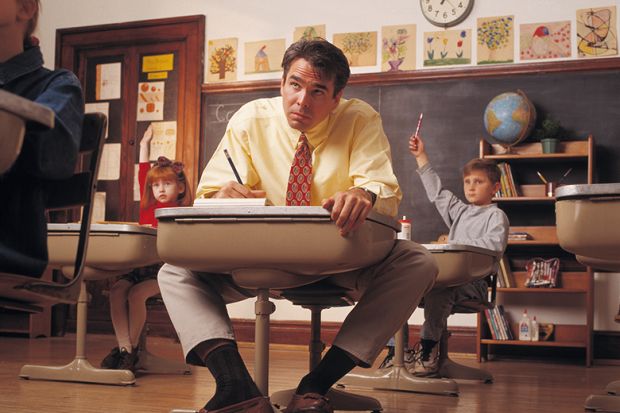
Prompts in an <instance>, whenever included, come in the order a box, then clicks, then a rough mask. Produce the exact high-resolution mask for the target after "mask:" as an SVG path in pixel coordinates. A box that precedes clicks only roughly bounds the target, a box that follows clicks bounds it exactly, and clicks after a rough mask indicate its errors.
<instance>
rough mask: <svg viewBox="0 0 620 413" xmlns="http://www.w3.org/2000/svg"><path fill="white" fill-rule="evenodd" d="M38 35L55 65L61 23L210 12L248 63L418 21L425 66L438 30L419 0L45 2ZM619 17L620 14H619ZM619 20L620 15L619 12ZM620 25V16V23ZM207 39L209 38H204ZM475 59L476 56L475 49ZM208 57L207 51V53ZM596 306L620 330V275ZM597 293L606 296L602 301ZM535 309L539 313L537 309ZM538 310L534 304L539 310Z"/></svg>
mask: <svg viewBox="0 0 620 413" xmlns="http://www.w3.org/2000/svg"><path fill="white" fill-rule="evenodd" d="M42 3H43V11H42V15H41V18H40V23H39V30H38V33H37V34H38V36H39V38H40V40H41V47H42V49H43V54H44V59H45V61H46V65H47V66H48V67H53V65H54V48H55V33H56V29H59V28H68V27H78V26H90V25H98V24H108V23H121V22H127V21H135V20H147V19H157V18H167V17H176V16H185V15H194V14H204V15H206V16H207V25H206V36H207V40H210V39H219V38H227V37H237V38H238V39H239V54H238V61H239V62H243V61H244V60H243V59H244V56H243V51H244V46H243V45H244V43H245V42H251V41H259V40H267V39H280V38H285V39H286V41H287V44H288V43H290V42H291V41H292V37H293V30H294V28H295V27H298V26H306V25H315V24H325V25H326V30H327V39H328V40H331V39H332V35H333V33H343V32H359V31H378V32H379V35H380V31H381V26H386V25H394V24H416V25H417V39H418V40H417V45H416V46H417V47H416V49H417V57H416V62H417V63H416V64H417V67H418V68H421V67H422V62H423V55H422V53H423V47H422V44H421V40H420V39H421V38H422V36H423V32H425V31H436V30H439V29H438V28H436V27H435V26H432V25H431V24H430V23H428V22H427V21H426V20H425V19H424V17H423V16H422V14H421V12H420V7H419V2H418V1H417V0H392V1H391V2H387V3H383V2H380V1H379V2H378V1H375V0H340V1H338V2H334V1H325V0H319V1H315V2H313V4H312V5H310V4H300V3H299V2H291V1H289V0H267V1H261V2H258V1H250V0H226V1H221V0H220V1H216V0H178V1H167V0H131V1H126V0H105V1H95V0H43V1H42ZM610 5H616V7H617V12H620V1H619V0H590V1H588V0H521V1H519V2H512V1H497V0H477V1H476V3H475V5H474V9H473V11H472V13H471V15H470V16H469V17H468V18H467V19H466V20H465V21H463V22H462V23H460V24H459V25H458V26H456V28H470V29H475V26H476V18H478V17H491V16H500V15H513V16H514V17H515V23H516V24H515V29H516V32H515V39H517V42H518V38H519V24H522V23H537V22H544V21H561V20H570V21H571V22H572V30H573V36H574V30H575V11H576V10H577V9H581V8H588V7H600V6H610ZM617 15H618V13H617ZM616 17H617V18H618V16H616ZM617 25H620V22H617ZM572 43H573V53H572V56H573V57H572V58H573V59H574V58H576V56H577V51H576V42H575V41H574V40H573V42H572ZM205 44H206V42H205ZM472 53H473V55H472V61H473V62H475V61H476V51H475V47H473V51H472ZM205 56H206V51H205ZM515 59H516V60H515V61H516V62H517V63H515V64H518V62H519V56H518V44H516V45H515ZM380 61H381V59H380V57H378V59H377V62H378V64H377V65H376V66H373V67H356V68H353V69H352V72H353V73H370V72H377V71H380ZM280 76H281V74H280V73H269V74H261V75H245V74H243V73H238V75H237V79H238V80H257V79H276V78H279V77H280ZM595 284H596V297H597V304H596V307H597V312H596V315H595V329H596V330H617V331H620V327H618V326H617V325H614V323H613V322H612V316H613V314H614V313H615V311H616V310H617V308H616V306H617V305H618V301H617V300H618V296H619V295H620V274H615V275H613V274H612V275H608V274H605V275H597V276H596V283H595ZM598 297H601V300H600V302H599V300H598ZM276 305H277V307H278V310H277V311H276V313H275V314H273V316H272V318H273V319H276V320H278V319H280V320H309V312H308V310H304V309H302V308H300V307H295V306H292V305H291V304H290V303H288V302H286V301H279V302H277V303H276ZM532 310H533V311H532ZM535 310H536V309H531V310H530V312H532V313H533V312H534V311H535ZM347 312H348V309H346V308H340V309H330V310H326V311H324V315H323V319H324V320H326V321H342V320H343V319H344V317H345V316H346V314H347ZM230 313H231V317H236V318H253V317H254V316H253V314H254V304H253V301H251V300H246V301H245V302H242V303H237V304H234V305H231V306H230ZM563 317H565V318H568V320H572V321H574V322H575V323H582V322H583V320H582V319H583V315H582V314H564V315H563ZM422 320H423V317H422V314H421V311H417V312H416V313H415V314H414V315H413V316H412V318H411V319H410V322H411V323H415V324H420V323H421V322H422ZM450 324H451V325H458V326H475V325H476V319H475V316H474V315H455V316H453V317H451V318H450Z"/></svg>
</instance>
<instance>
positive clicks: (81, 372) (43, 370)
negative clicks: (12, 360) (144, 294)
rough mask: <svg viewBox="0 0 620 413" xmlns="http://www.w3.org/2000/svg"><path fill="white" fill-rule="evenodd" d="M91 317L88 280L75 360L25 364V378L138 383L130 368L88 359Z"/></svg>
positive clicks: (79, 306) (81, 300) (80, 311)
mask: <svg viewBox="0 0 620 413" xmlns="http://www.w3.org/2000/svg"><path fill="white" fill-rule="evenodd" d="M87 317H88V295H87V293H86V283H85V282H84V281H82V282H81V285H80V296H79V298H78V303H77V326H76V343H75V359H74V360H73V361H72V362H71V363H69V364H67V365H64V366H59V367H55V366H35V365H29V364H27V365H25V366H23V367H22V368H21V371H20V372H19V377H21V378H23V379H35V380H54V381H71V382H81V383H97V384H114V385H121V386H126V385H129V384H134V383H135V382H136V378H135V376H134V374H133V373H132V372H131V371H129V370H106V369H98V368H95V367H93V366H92V365H91V364H90V363H89V362H88V360H87V359H86V350H85V349H86V325H87Z"/></svg>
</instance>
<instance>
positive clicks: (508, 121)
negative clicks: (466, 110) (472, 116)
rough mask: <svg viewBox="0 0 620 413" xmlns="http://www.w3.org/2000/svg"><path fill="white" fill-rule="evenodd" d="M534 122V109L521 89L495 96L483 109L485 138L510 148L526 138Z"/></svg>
mask: <svg viewBox="0 0 620 413" xmlns="http://www.w3.org/2000/svg"><path fill="white" fill-rule="evenodd" d="M535 123H536V109H535V108H534V105H533V104H532V102H530V100H529V99H528V98H527V96H525V93H523V92H522V91H521V90H517V91H516V92H506V93H502V94H501V95H497V96H495V97H494V98H493V99H491V101H490V102H489V104H488V105H487V107H486V109H485V110H484V128H485V129H486V131H487V133H488V134H489V135H491V137H492V140H490V139H489V138H488V137H485V139H486V140H487V141H488V142H490V143H499V144H500V145H502V146H504V147H505V148H506V151H507V152H509V151H510V148H511V147H512V146H514V145H516V144H518V143H519V142H521V141H522V140H523V139H525V138H527V137H528V136H529V135H530V133H531V132H532V129H533V128H534V124H535Z"/></svg>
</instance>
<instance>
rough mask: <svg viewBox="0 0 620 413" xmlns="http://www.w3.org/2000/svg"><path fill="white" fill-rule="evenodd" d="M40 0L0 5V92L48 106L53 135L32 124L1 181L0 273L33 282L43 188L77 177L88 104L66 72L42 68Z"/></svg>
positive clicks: (41, 248)
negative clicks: (38, 30)
mask: <svg viewBox="0 0 620 413" xmlns="http://www.w3.org/2000/svg"><path fill="white" fill-rule="evenodd" d="M38 14H39V0H0V39H2V41H1V42H0V89H2V90H5V91H7V92H11V93H13V94H15V95H19V96H22V97H24V98H26V99H30V100H32V101H34V102H36V103H39V104H42V105H45V106H47V107H49V108H50V109H52V110H53V111H54V113H55V114H56V116H55V120H54V125H55V126H54V128H53V129H45V128H43V127H40V126H37V125H33V124H28V125H27V127H26V135H25V137H24V143H23V147H22V150H21V153H20V155H19V157H18V159H17V161H16V162H15V164H14V165H13V167H12V168H11V169H10V170H9V171H7V172H6V173H5V174H3V175H2V176H0V193H1V194H2V202H1V203H0V272H15V273H20V274H24V275H29V276H32V277H38V276H40V275H41V273H42V272H43V270H44V269H45V266H46V265H47V259H48V257H47V224H46V219H45V196H46V193H45V187H46V185H47V183H48V181H51V180H57V179H64V178H68V177H69V176H71V175H72V174H73V171H74V168H75V163H76V160H77V155H78V149H79V143H80V138H81V130H82V120H83V117H84V99H83V96H82V89H81V87H80V82H79V81H78V79H77V78H76V77H75V75H74V74H73V73H71V72H69V71H67V70H49V69H46V68H44V67H43V56H42V54H41V50H40V49H39V46H38V41H37V40H36V39H35V38H34V37H32V33H33V32H34V30H35V28H36V25H37V19H38Z"/></svg>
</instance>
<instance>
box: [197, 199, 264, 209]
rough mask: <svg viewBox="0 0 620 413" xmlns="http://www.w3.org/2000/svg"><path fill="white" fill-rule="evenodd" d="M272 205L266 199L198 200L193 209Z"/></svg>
mask: <svg viewBox="0 0 620 413" xmlns="http://www.w3.org/2000/svg"><path fill="white" fill-rule="evenodd" d="M266 205H273V204H272V203H271V201H270V200H268V199H267V198H198V199H196V200H194V206H195V207H205V206H215V207H221V206H266Z"/></svg>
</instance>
